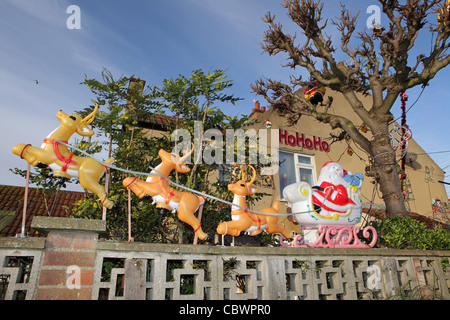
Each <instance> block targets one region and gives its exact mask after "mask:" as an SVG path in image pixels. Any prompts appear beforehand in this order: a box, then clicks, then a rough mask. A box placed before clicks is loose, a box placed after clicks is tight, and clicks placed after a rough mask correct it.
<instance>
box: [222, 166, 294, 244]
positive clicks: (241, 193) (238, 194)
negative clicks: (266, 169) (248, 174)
mask: <svg viewBox="0 0 450 320" xmlns="http://www.w3.org/2000/svg"><path fill="white" fill-rule="evenodd" d="M250 168H251V169H252V171H253V176H252V179H251V180H250V182H246V181H245V173H244V169H243V168H242V166H241V172H242V179H241V180H239V181H238V182H236V183H234V184H229V185H228V190H230V191H231V192H233V193H234V198H233V203H234V204H237V205H239V206H241V207H244V208H247V209H248V207H247V204H246V196H252V195H254V194H255V193H256V191H257V189H256V187H254V186H253V182H255V179H256V170H255V168H253V167H252V166H250ZM278 211H279V201H275V202H274V203H273V205H272V207H268V208H264V209H262V210H261V212H263V213H268V214H271V213H278ZM231 219H232V221H227V222H222V223H221V224H219V226H218V227H217V233H218V234H222V235H224V234H228V235H230V236H235V237H236V236H239V235H240V233H241V232H242V231H245V232H248V233H249V234H250V235H251V236H255V235H257V234H259V233H261V232H262V231H263V230H266V231H267V232H268V233H281V234H282V235H283V236H285V237H286V238H288V239H290V238H292V237H293V236H294V235H293V233H292V232H289V231H287V230H286V229H285V228H284V226H283V225H281V224H279V223H278V217H277V216H276V215H274V216H272V215H262V214H256V213H252V212H249V211H247V210H244V209H241V208H239V207H237V206H232V207H231Z"/></svg>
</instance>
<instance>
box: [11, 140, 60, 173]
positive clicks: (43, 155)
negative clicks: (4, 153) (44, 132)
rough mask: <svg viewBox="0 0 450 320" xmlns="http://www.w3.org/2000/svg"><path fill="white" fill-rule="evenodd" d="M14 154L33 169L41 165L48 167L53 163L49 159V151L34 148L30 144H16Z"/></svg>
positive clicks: (13, 149)
mask: <svg viewBox="0 0 450 320" xmlns="http://www.w3.org/2000/svg"><path fill="white" fill-rule="evenodd" d="M12 152H13V153H14V154H16V155H18V156H19V157H21V158H22V159H25V160H26V161H27V162H28V163H29V164H31V165H32V166H33V167H36V166H38V165H39V164H40V163H43V164H45V165H48V164H49V163H50V162H51V161H50V159H47V158H48V157H49V154H48V152H47V151H44V150H42V149H40V148H36V147H33V146H32V145H30V144H23V143H21V144H16V145H15V146H14V147H13V148H12ZM46 160H47V161H46Z"/></svg>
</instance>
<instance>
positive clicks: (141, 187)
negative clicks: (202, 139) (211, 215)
mask: <svg viewBox="0 0 450 320" xmlns="http://www.w3.org/2000/svg"><path fill="white" fill-rule="evenodd" d="M192 152H194V144H192V149H191V151H189V152H188V153H187V154H186V155H184V156H183V157H180V156H179V155H178V154H176V153H169V152H167V151H165V150H162V149H161V150H159V152H158V155H159V157H160V158H161V160H162V162H161V164H159V165H158V166H157V167H156V168H155V169H156V170H158V172H159V173H161V174H162V175H164V176H165V177H166V178H167V177H168V176H169V174H170V173H171V172H172V171H173V170H174V169H175V170H176V171H177V172H179V173H188V172H190V171H191V169H189V168H188V167H187V166H186V164H185V163H184V160H186V159H187V157H189V156H190V155H191V154H192ZM157 175H158V173H157V172H156V171H155V170H152V172H150V175H149V176H148V177H147V180H146V181H143V180H140V179H138V178H133V177H128V178H125V179H124V180H123V186H124V187H125V188H130V189H131V191H133V192H134V194H135V195H137V196H138V197H139V198H140V199H142V198H143V197H144V196H146V195H148V196H151V197H152V198H153V203H156V207H157V208H161V209H167V210H169V211H173V212H178V218H179V219H180V220H181V221H183V222H185V223H187V224H188V225H190V226H191V227H192V229H194V232H195V233H196V234H197V235H198V238H199V239H200V240H204V239H206V238H207V237H208V235H207V234H206V233H205V232H203V230H202V228H201V223H200V221H199V220H198V219H197V217H196V216H195V215H194V213H195V212H196V211H197V209H198V208H199V206H200V205H202V204H203V203H204V202H205V199H204V198H203V197H198V196H196V195H194V194H192V193H189V192H181V191H178V190H175V189H174V188H172V187H170V185H169V182H168V181H167V180H166V179H164V178H163V177H159V176H157Z"/></svg>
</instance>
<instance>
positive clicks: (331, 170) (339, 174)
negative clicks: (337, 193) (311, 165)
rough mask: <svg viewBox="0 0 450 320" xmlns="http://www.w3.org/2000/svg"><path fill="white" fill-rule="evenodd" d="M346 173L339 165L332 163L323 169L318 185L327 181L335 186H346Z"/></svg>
mask: <svg viewBox="0 0 450 320" xmlns="http://www.w3.org/2000/svg"><path fill="white" fill-rule="evenodd" d="M345 173H346V172H345V171H344V169H343V168H342V166H341V165H340V164H339V163H336V162H332V163H329V164H327V165H326V166H324V167H323V168H322V171H321V172H320V176H319V181H318V184H319V185H320V184H321V183H322V182H324V181H327V182H330V183H332V184H334V185H344V186H346V185H347V183H346V181H345V180H344V178H343V177H344V175H345Z"/></svg>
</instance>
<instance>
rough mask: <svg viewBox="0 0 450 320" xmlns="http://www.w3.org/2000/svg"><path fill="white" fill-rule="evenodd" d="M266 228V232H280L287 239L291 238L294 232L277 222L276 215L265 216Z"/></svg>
mask: <svg viewBox="0 0 450 320" xmlns="http://www.w3.org/2000/svg"><path fill="white" fill-rule="evenodd" d="M266 219H267V229H266V231H267V232H268V233H272V234H274V233H275V234H276V233H280V234H282V235H283V236H285V237H286V238H287V239H291V238H292V237H293V236H294V233H293V232H292V231H291V232H289V231H287V230H286V229H285V227H284V226H282V225H281V224H279V223H278V217H277V216H267V217H266Z"/></svg>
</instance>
